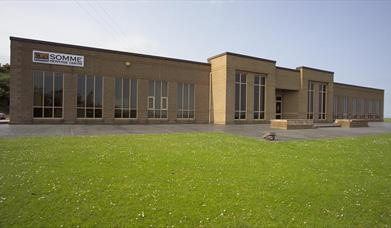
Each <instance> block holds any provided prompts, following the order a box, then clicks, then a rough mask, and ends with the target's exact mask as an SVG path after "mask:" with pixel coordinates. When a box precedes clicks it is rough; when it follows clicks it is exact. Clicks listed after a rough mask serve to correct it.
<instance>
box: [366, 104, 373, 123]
mask: <svg viewBox="0 0 391 228" xmlns="http://www.w3.org/2000/svg"><path fill="white" fill-rule="evenodd" d="M372 105H373V104H372V100H368V112H367V114H368V119H371V118H372V108H373V107H372Z"/></svg>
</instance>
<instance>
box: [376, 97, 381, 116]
mask: <svg viewBox="0 0 391 228" xmlns="http://www.w3.org/2000/svg"><path fill="white" fill-rule="evenodd" d="M375 102H376V103H375V114H376V118H378V119H379V118H380V101H378V100H376V101H375Z"/></svg>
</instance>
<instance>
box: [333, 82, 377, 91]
mask: <svg viewBox="0 0 391 228" xmlns="http://www.w3.org/2000/svg"><path fill="white" fill-rule="evenodd" d="M334 84H335V85H340V86H349V87H356V88H359V89H373V90H379V91H383V92H384V89H377V88H372V87H366V86H358V85H351V84H345V83H340V82H334Z"/></svg>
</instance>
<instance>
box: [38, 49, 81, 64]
mask: <svg viewBox="0 0 391 228" xmlns="http://www.w3.org/2000/svg"><path fill="white" fill-rule="evenodd" d="M33 62H34V63H46V64H57V65H66V66H76V67H84V56H81V55H70V54H64V53H55V52H48V51H36V50H34V51H33Z"/></svg>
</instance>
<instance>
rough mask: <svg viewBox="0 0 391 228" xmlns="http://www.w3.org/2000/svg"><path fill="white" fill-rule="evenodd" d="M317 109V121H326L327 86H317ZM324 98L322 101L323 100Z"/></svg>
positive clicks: (324, 84)
mask: <svg viewBox="0 0 391 228" xmlns="http://www.w3.org/2000/svg"><path fill="white" fill-rule="evenodd" d="M318 96H319V98H320V99H319V104H318V105H319V108H318V120H326V119H327V116H326V115H327V84H326V83H320V84H319V93H318ZM323 98H324V99H323Z"/></svg>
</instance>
